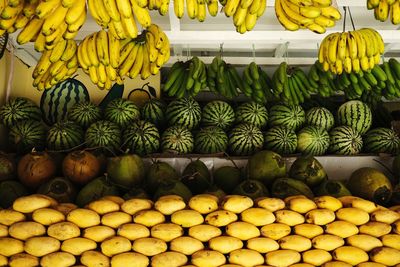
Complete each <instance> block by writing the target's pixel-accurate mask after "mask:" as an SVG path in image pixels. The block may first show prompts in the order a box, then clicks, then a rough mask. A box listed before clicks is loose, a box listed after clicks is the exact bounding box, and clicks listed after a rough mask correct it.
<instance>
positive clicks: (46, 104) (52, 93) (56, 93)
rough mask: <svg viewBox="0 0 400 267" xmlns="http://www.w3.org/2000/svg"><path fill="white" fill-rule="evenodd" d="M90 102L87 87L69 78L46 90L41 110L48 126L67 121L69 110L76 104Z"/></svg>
mask: <svg viewBox="0 0 400 267" xmlns="http://www.w3.org/2000/svg"><path fill="white" fill-rule="evenodd" d="M83 101H86V102H88V101H90V99H89V92H88V90H87V89H86V87H85V85H83V83H81V82H80V81H78V80H75V79H72V78H69V79H66V80H65V81H63V82H60V83H58V84H56V85H55V86H53V87H52V88H50V89H48V90H44V91H43V94H42V97H41V99H40V109H41V110H42V116H43V119H44V121H45V122H46V123H47V124H48V125H53V124H54V123H56V122H59V121H64V120H66V119H67V114H68V110H69V109H70V108H71V107H72V106H73V105H75V104H76V103H79V102H83Z"/></svg>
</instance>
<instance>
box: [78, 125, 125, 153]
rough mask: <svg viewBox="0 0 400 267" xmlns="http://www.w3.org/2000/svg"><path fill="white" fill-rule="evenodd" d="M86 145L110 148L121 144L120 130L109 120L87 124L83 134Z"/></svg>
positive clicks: (118, 146)
mask: <svg viewBox="0 0 400 267" xmlns="http://www.w3.org/2000/svg"><path fill="white" fill-rule="evenodd" d="M85 143H86V146H87V147H90V148H95V147H103V148H106V149H110V150H116V149H119V148H120V146H121V130H120V128H119V127H118V125H117V124H116V123H114V122H111V121H104V120H103V121H98V122H95V123H93V124H92V125H90V126H89V128H88V129H87V130H86V134H85Z"/></svg>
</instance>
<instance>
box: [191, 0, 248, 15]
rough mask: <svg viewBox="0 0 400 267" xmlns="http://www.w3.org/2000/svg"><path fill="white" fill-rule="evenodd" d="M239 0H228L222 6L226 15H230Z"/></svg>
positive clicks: (232, 13) (233, 12)
mask: <svg viewBox="0 0 400 267" xmlns="http://www.w3.org/2000/svg"><path fill="white" fill-rule="evenodd" d="M239 2H240V0H228V1H227V2H226V5H225V7H224V12H225V15H226V16H227V17H232V16H233V15H234V14H235V12H236V9H237V8H238V6H239ZM186 3H187V1H186Z"/></svg>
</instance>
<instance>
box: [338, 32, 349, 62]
mask: <svg viewBox="0 0 400 267" xmlns="http://www.w3.org/2000/svg"><path fill="white" fill-rule="evenodd" d="M346 48H347V32H342V33H341V34H340V37H339V41H338V49H337V57H338V58H339V59H340V60H342V61H343V60H344V58H345V57H346Z"/></svg>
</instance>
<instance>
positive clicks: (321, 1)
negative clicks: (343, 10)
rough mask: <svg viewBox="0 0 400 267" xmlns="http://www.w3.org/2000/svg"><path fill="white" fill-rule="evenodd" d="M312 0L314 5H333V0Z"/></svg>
mask: <svg viewBox="0 0 400 267" xmlns="http://www.w3.org/2000/svg"><path fill="white" fill-rule="evenodd" d="M312 1H313V5H314V6H316V7H329V6H330V5H332V1H331V0H312Z"/></svg>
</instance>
